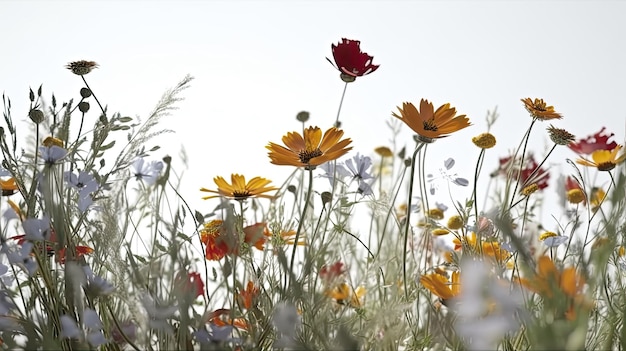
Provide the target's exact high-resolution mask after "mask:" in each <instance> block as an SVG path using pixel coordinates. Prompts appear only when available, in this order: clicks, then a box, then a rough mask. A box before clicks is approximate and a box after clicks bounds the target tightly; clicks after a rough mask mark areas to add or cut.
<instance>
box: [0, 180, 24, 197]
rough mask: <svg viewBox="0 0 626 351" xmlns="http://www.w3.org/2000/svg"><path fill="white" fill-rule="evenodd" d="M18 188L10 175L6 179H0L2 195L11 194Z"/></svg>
mask: <svg viewBox="0 0 626 351" xmlns="http://www.w3.org/2000/svg"><path fill="white" fill-rule="evenodd" d="M18 190H19V189H18V187H17V183H15V178H13V177H11V178H9V179H7V180H3V179H0V191H1V192H2V196H11V195H13V194H15V193H16V192H17V191H18Z"/></svg>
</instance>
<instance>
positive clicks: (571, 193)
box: [565, 177, 587, 204]
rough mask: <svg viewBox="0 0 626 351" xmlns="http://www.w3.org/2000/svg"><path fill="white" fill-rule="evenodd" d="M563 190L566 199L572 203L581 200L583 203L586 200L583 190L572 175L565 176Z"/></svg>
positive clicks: (577, 202)
mask: <svg viewBox="0 0 626 351" xmlns="http://www.w3.org/2000/svg"><path fill="white" fill-rule="evenodd" d="M565 191H566V194H565V196H566V198H567V201H569V202H570V203H572V204H579V203H581V202H582V203H583V204H584V203H585V202H586V200H587V196H586V195H585V192H584V191H583V189H582V188H581V187H580V185H579V184H578V182H577V181H576V180H574V178H572V177H567V179H566V180H565Z"/></svg>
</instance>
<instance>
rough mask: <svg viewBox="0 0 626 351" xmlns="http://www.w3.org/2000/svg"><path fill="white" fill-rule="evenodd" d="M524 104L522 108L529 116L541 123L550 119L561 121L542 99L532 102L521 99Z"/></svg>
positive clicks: (557, 114)
mask: <svg viewBox="0 0 626 351" xmlns="http://www.w3.org/2000/svg"><path fill="white" fill-rule="evenodd" d="M521 101H522V102H523V103H524V107H526V110H527V111H528V113H530V115H531V116H532V117H533V118H535V119H539V120H542V121H547V120H550V119H561V118H563V116H561V114H560V113H557V112H556V111H554V107H553V106H547V104H546V103H545V102H544V101H543V99H535V100H534V101H533V100H532V99H531V98H525V99H521Z"/></svg>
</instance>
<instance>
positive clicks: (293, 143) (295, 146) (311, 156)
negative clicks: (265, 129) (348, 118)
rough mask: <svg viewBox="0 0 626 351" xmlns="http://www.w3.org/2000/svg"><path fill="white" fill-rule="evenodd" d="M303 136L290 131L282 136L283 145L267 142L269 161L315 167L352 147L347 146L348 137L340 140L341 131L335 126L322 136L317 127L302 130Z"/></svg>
mask: <svg viewBox="0 0 626 351" xmlns="http://www.w3.org/2000/svg"><path fill="white" fill-rule="evenodd" d="M303 134H304V137H303V136H301V135H300V134H299V133H298V132H290V133H287V135H285V136H283V139H282V141H283V143H284V144H285V146H287V147H284V146H281V145H277V144H274V143H271V142H270V143H269V144H268V145H267V146H266V147H265V148H266V149H268V150H270V152H269V157H270V159H271V163H273V164H275V165H286V166H296V167H304V168H305V169H315V167H317V166H319V165H321V164H323V163H325V162H328V161H332V160H336V159H338V158H339V157H341V156H343V155H345V154H346V153H347V152H348V151H350V150H351V149H352V147H347V146H348V145H349V144H350V143H352V140H351V139H350V138H347V139H343V140H340V139H341V137H342V136H343V131H342V130H340V129H337V128H335V127H331V128H330V129H328V130H327V131H326V132H325V133H324V135H323V136H322V130H321V129H319V128H318V127H309V128H307V129H305V130H304V133H303Z"/></svg>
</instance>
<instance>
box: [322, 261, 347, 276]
mask: <svg viewBox="0 0 626 351" xmlns="http://www.w3.org/2000/svg"><path fill="white" fill-rule="evenodd" d="M345 272H346V268H345V266H344V265H343V263H342V262H340V261H337V262H335V263H333V264H331V265H330V266H327V265H324V266H323V267H322V269H320V278H322V279H324V280H326V281H333V280H335V279H337V278H338V277H340V276H341V275H343V274H344V273H345Z"/></svg>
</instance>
